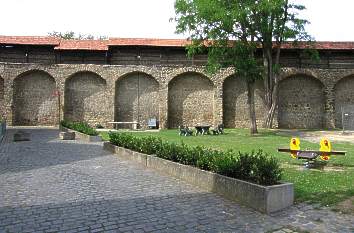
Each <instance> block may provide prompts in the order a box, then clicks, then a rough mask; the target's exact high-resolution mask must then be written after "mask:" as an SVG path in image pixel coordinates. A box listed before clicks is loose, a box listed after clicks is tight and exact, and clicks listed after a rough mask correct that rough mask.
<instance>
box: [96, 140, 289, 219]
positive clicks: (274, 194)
mask: <svg viewBox="0 0 354 233" xmlns="http://www.w3.org/2000/svg"><path fill="white" fill-rule="evenodd" d="M103 147H104V149H105V150H108V151H110V152H112V153H115V154H117V155H118V156H119V157H121V158H123V159H129V160H133V161H136V162H138V163H140V164H142V165H143V166H146V167H148V168H153V169H155V170H157V171H159V172H162V173H165V174H168V175H171V176H174V177H176V178H179V179H181V180H184V181H186V182H188V183H191V184H193V185H196V186H198V187H200V188H202V189H204V190H207V191H210V192H215V193H217V194H219V195H221V196H223V197H225V198H227V199H230V200H233V201H237V202H239V203H242V204H244V205H246V206H249V207H251V208H253V209H255V210H258V211H260V212H262V213H267V214H269V213H272V212H276V211H279V210H282V209H284V208H287V207H289V206H291V205H292V204H293V203H294V185H293V184H292V183H282V184H279V185H272V186H262V185H257V184H254V183H250V182H247V181H243V180H238V179H234V178H230V177H226V176H222V175H219V174H215V173H212V172H208V171H203V170H200V169H198V168H195V167H191V166H187V165H183V164H179V163H175V162H172V161H169V160H165V159H161V158H158V157H156V156H153V155H146V154H142V153H138V152H135V151H131V150H128V149H125V148H122V147H118V146H115V145H112V144H111V143H109V142H105V143H104V145H103Z"/></svg>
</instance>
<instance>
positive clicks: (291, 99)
mask: <svg viewBox="0 0 354 233" xmlns="http://www.w3.org/2000/svg"><path fill="white" fill-rule="evenodd" d="M324 97H325V96H324V86H323V84H322V83H321V82H320V81H319V80H317V79H315V78H313V77H311V76H306V75H296V76H291V77H288V78H286V79H284V80H282V81H281V82H280V87H279V105H278V106H279V112H278V122H279V127H280V128H318V129H320V128H323V127H324V113H325V98H324Z"/></svg>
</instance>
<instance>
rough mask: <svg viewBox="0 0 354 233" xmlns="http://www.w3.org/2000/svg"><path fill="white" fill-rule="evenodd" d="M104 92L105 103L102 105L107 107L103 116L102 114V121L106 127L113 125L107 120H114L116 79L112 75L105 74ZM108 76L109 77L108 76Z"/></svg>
mask: <svg viewBox="0 0 354 233" xmlns="http://www.w3.org/2000/svg"><path fill="white" fill-rule="evenodd" d="M106 77H107V78H106V85H107V86H106V88H107V89H106V94H105V100H104V101H105V102H106V103H105V104H104V106H108V109H107V111H106V114H107V115H105V116H102V117H103V118H105V122H104V123H103V126H104V127H105V128H107V127H113V125H111V124H108V122H109V121H114V120H115V119H114V114H115V113H114V111H115V92H116V82H115V81H116V80H115V76H114V75H109V76H108V75H107V76H106ZM108 77H110V78H108Z"/></svg>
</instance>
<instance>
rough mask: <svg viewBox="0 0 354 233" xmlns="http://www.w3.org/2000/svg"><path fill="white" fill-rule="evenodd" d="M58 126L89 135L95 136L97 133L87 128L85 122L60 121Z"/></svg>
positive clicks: (89, 127)
mask: <svg viewBox="0 0 354 233" xmlns="http://www.w3.org/2000/svg"><path fill="white" fill-rule="evenodd" d="M60 124H61V125H62V126H64V127H66V128H69V129H73V130H76V131H78V132H81V133H84V134H87V135H90V136H97V135H98V132H97V131H96V130H95V129H94V128H92V127H91V126H89V125H88V124H87V123H86V122H71V121H65V120H63V121H61V122H60Z"/></svg>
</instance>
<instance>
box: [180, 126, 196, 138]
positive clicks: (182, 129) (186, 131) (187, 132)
mask: <svg viewBox="0 0 354 233" xmlns="http://www.w3.org/2000/svg"><path fill="white" fill-rule="evenodd" d="M178 128H179V136H192V135H193V131H192V130H190V129H189V128H188V127H187V126H186V127H184V126H183V125H180V126H179V127H178Z"/></svg>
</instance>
